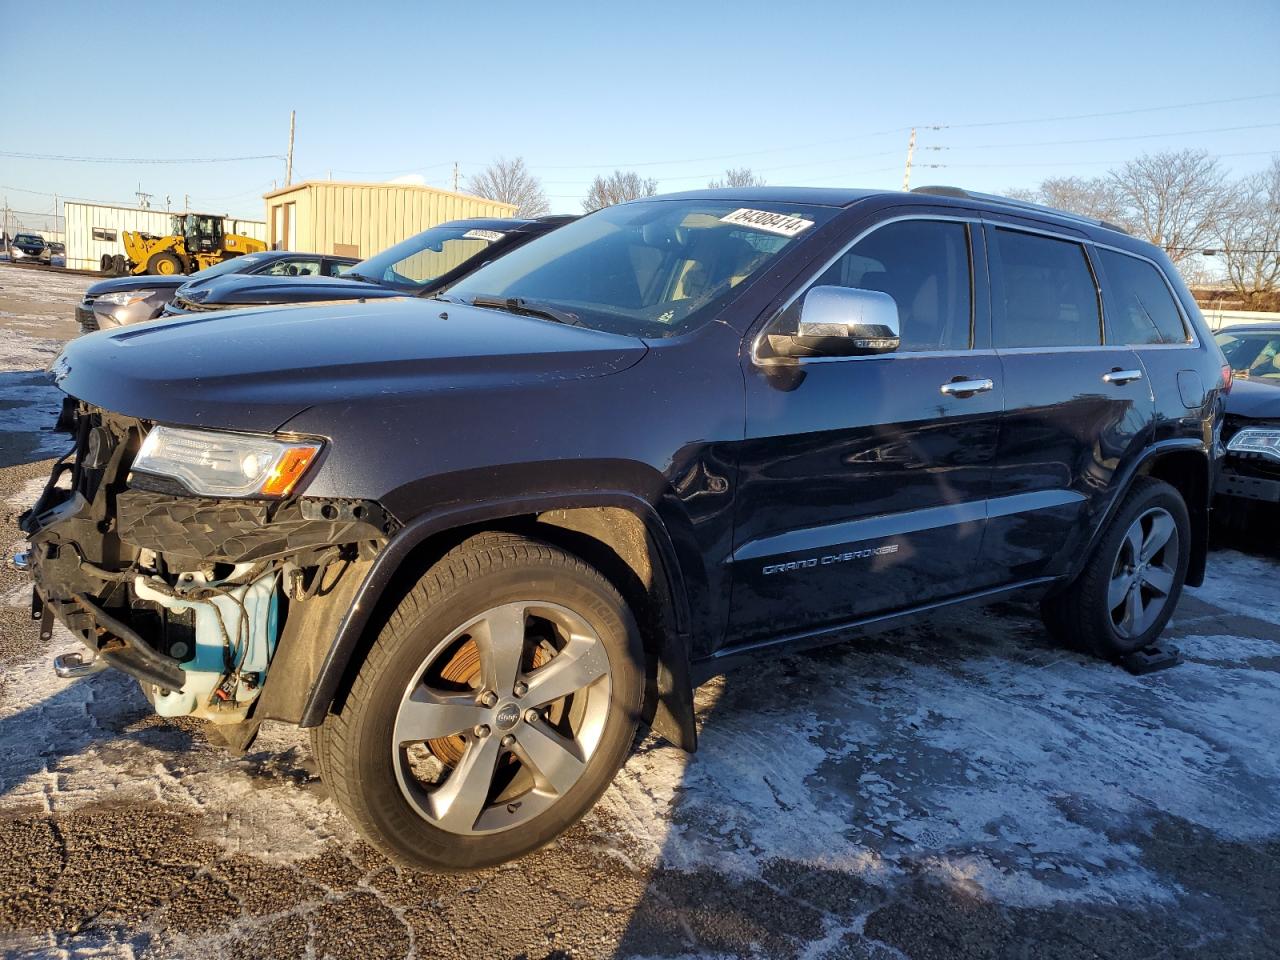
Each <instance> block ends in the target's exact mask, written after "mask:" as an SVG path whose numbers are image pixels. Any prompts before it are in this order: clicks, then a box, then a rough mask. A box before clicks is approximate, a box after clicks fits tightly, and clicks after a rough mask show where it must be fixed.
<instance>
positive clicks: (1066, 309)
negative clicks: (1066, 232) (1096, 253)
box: [988, 227, 1102, 347]
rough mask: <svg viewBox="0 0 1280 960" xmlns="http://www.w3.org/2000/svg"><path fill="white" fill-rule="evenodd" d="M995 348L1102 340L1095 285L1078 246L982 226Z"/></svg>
mask: <svg viewBox="0 0 1280 960" xmlns="http://www.w3.org/2000/svg"><path fill="white" fill-rule="evenodd" d="M988 238H989V240H990V251H991V261H992V266H993V268H994V269H993V270H992V277H991V280H992V300H993V306H994V308H995V317H994V324H995V345H996V346H997V347H1089V346H1098V345H1100V344H1101V343H1102V313H1101V310H1100V308H1099V305H1098V288H1097V283H1096V281H1095V280H1094V278H1093V270H1092V269H1091V268H1090V266H1089V259H1088V256H1087V254H1086V253H1085V249H1084V245H1083V244H1080V243H1077V242H1075V241H1073V240H1063V239H1058V238H1056V237H1046V236H1043V235H1040V234H1034V233H1025V232H1023V231H1021V230H1010V229H1005V228H1003V227H997V228H995V229H992V230H989V231H988Z"/></svg>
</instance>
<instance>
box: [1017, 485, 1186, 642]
mask: <svg viewBox="0 0 1280 960" xmlns="http://www.w3.org/2000/svg"><path fill="white" fill-rule="evenodd" d="M1190 545H1191V523H1190V520H1189V518H1188V516H1187V506H1186V504H1185V503H1184V502H1183V500H1182V496H1181V495H1180V494H1179V493H1178V491H1177V490H1175V489H1174V488H1173V487H1171V486H1170V485H1169V484H1167V483H1164V482H1163V481H1161V480H1155V479H1152V478H1150V477H1141V478H1139V479H1138V480H1137V482H1135V484H1134V486H1133V489H1132V490H1130V492H1129V494H1128V496H1127V497H1125V500H1124V503H1123V504H1121V506H1120V509H1119V511H1118V512H1117V513H1116V515H1115V517H1114V518H1113V519H1112V521H1111V525H1110V526H1109V527H1108V528H1107V532H1106V533H1105V534H1104V535H1103V538H1102V540H1101V541H1100V542H1099V543H1098V546H1097V549H1096V550H1095V551H1094V554H1093V556H1092V557H1091V558H1090V559H1089V562H1088V565H1087V566H1086V567H1085V569H1084V570H1083V571H1082V572H1081V574H1080V576H1079V577H1077V578H1076V580H1075V582H1073V583H1072V584H1071V586H1070V587H1068V588H1067V589H1066V590H1065V591H1063V592H1062V593H1061V594H1058V595H1057V596H1054V597H1051V598H1049V599H1047V600H1045V601H1044V603H1043V604H1042V605H1041V610H1042V613H1043V615H1044V620H1045V624H1046V626H1048V628H1049V630H1050V632H1051V633H1053V634H1054V636H1055V637H1057V638H1058V639H1060V640H1062V641H1064V642H1066V643H1068V644H1070V645H1072V646H1077V647H1080V648H1082V649H1085V650H1088V651H1089V652H1091V653H1094V654H1096V655H1098V656H1100V657H1105V658H1109V659H1114V658H1117V657H1122V656H1124V655H1126V654H1129V653H1133V652H1134V651H1135V650H1141V649H1142V648H1143V647H1145V646H1148V645H1150V644H1151V643H1152V641H1154V640H1155V639H1156V637H1158V636H1159V635H1160V631H1162V630H1163V629H1164V628H1165V625H1166V624H1167V623H1168V622H1169V618H1170V617H1171V616H1172V615H1173V610H1174V607H1176V606H1177V604H1178V598H1179V597H1180V596H1181V595H1182V585H1183V583H1184V581H1185V580H1186V576H1187V564H1188V561H1189V559H1190V555H1191V554H1190Z"/></svg>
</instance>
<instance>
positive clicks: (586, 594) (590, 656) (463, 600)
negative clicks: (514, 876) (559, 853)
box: [312, 535, 644, 871]
mask: <svg viewBox="0 0 1280 960" xmlns="http://www.w3.org/2000/svg"><path fill="white" fill-rule="evenodd" d="M642 665H643V649H642V646H641V642H640V637H639V631H638V629H637V628H636V624H635V620H634V618H633V617H632V615H631V613H630V611H629V610H628V609H627V607H626V605H625V603H624V602H623V600H622V598H621V597H620V596H619V595H618V593H617V591H616V590H614V588H613V587H612V586H611V585H610V584H609V583H608V582H607V581H606V580H605V579H604V578H603V577H602V576H601V575H600V574H599V573H598V572H597V571H595V570H594V569H592V568H591V567H589V566H587V565H586V564H585V563H583V562H582V561H581V560H579V559H577V558H576V557H573V556H571V555H569V554H567V553H565V552H563V551H561V550H559V549H557V548H555V547H552V546H549V545H547V544H543V543H539V542H537V541H533V540H528V539H524V538H519V537H512V536H509V535H487V536H484V537H481V538H476V539H473V540H471V541H468V542H467V543H464V544H463V545H462V546H460V547H458V548H457V549H455V550H454V551H452V552H451V553H449V554H448V555H447V556H446V557H444V558H443V559H442V560H441V561H440V562H439V563H437V564H436V565H435V566H434V567H432V568H431V570H429V571H428V572H427V574H426V576H424V577H423V579H422V580H421V581H420V582H419V583H418V584H417V585H416V586H415V587H414V589H413V590H411V591H410V593H409V594H408V595H407V596H406V597H405V599H404V600H403V601H402V602H401V603H400V605H399V606H398V607H397V609H396V610H395V612H394V613H393V614H392V615H391V617H390V618H389V620H388V623H387V625H386V627H385V628H384V629H383V630H382V632H381V633H380V635H379V636H378V638H377V640H376V641H375V642H374V644H373V647H372V648H371V649H370V651H369V654H368V656H367V658H366V660H365V662H364V663H363V665H362V666H361V668H360V671H359V673H358V674H357V675H356V678H355V680H354V682H353V685H352V688H351V691H350V693H349V695H348V696H347V698H346V702H345V704H344V705H343V708H342V710H341V712H340V713H339V714H337V715H335V716H331V717H329V718H328V719H327V720H326V721H325V724H324V726H323V727H322V728H320V730H319V731H318V732H317V733H315V734H314V735H313V739H312V745H313V748H314V749H315V750H316V752H317V756H318V762H319V766H320V771H321V775H322V776H323V777H324V778H325V779H326V780H327V781H328V783H329V786H330V788H331V790H332V792H333V795H334V798H335V800H336V801H337V803H338V805H339V806H340V807H341V808H342V810H343V812H344V813H346V814H347V816H348V817H349V818H350V819H351V821H352V822H353V823H354V824H355V826H356V827H357V828H358V829H359V830H360V832H361V833H362V834H364V836H365V837H366V838H367V839H368V840H369V841H370V842H372V843H373V844H374V845H375V846H377V847H378V848H379V849H380V850H382V851H383V852H384V853H386V854H387V855H388V856H390V857H392V858H394V859H396V860H398V861H400V862H401V863H405V864H408V865H410V866H414V867H419V868H426V869H432V870H448V871H456V870H470V869H476V868H479V867H484V866H489V865H492V864H495V863H500V862H502V861H504V860H509V859H512V858H514V857H518V856H521V855H523V854H525V853H528V852H530V851H532V850H534V849H537V848H538V847H540V846H542V845H543V844H545V843H547V842H549V841H550V840H552V839H553V838H555V837H556V836H557V835H559V834H560V833H561V832H562V831H563V830H565V829H566V828H567V827H569V826H570V825H571V824H572V823H574V822H575V821H576V820H577V819H578V818H579V817H581V816H582V815H583V814H584V813H585V812H586V811H587V810H588V809H590V807H591V806H592V804H594V803H595V801H596V800H597V799H598V798H599V796H600V794H601V793H603V792H604V790H605V788H606V787H607V786H608V785H609V783H610V781H611V780H612V779H613V776H614V774H615V773H616V772H617V769H618V767H619V766H621V764H622V762H623V760H624V759H625V758H626V755H627V751H628V749H629V748H630V745H631V742H632V738H633V737H634V735H635V729H636V725H637V722H638V718H639V715H640V706H641V702H640V701H641V697H642V694H643V687H644V682H643V678H644V674H643V666H642Z"/></svg>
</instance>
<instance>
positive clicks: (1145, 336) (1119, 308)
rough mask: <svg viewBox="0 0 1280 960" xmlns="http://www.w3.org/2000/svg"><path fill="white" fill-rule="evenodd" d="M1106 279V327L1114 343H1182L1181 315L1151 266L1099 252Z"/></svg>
mask: <svg viewBox="0 0 1280 960" xmlns="http://www.w3.org/2000/svg"><path fill="white" fill-rule="evenodd" d="M1098 259H1099V260H1100V261H1101V263H1102V270H1103V272H1104V273H1105V274H1106V278H1107V290H1106V293H1107V297H1108V300H1107V325H1108V327H1109V332H1110V334H1111V339H1112V340H1114V341H1115V342H1116V343H1127V344H1135V345H1141V344H1151V343H1186V342H1187V339H1188V337H1187V328H1186V325H1185V324H1184V323H1183V321H1182V312H1181V311H1180V310H1179V309H1178V304H1177V301H1175V300H1174V298H1173V293H1172V291H1170V289H1169V285H1168V284H1167V283H1166V282H1165V279H1164V275H1163V274H1162V273H1161V272H1160V271H1159V270H1158V269H1156V267H1155V266H1153V265H1152V264H1150V263H1148V262H1147V261H1146V260H1141V259H1139V258H1138V257H1131V256H1129V255H1128V254H1125V253H1120V252H1119V251H1117V250H1099V251H1098Z"/></svg>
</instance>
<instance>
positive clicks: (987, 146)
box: [946, 123, 1280, 150]
mask: <svg viewBox="0 0 1280 960" xmlns="http://www.w3.org/2000/svg"><path fill="white" fill-rule="evenodd" d="M1274 127H1280V123H1251V124H1246V125H1244V126H1240V127H1211V128H1209V129H1207V130H1177V131H1171V132H1169V133H1135V134H1131V135H1127V136H1123V137H1090V138H1088V139H1084V140H1037V141H1034V142H1030V143H974V144H966V145H964V146H960V147H947V148H946V149H948V150H952V149H955V150H997V149H999V150H1009V149H1014V148H1018V147H1062V146H1068V145H1071V144H1078V143H1116V142H1119V141H1124V140H1156V139H1159V138H1160V137H1192V136H1196V135H1199V134H1203V133H1234V132H1235V131H1238V130H1269V129H1272V128H1274Z"/></svg>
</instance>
